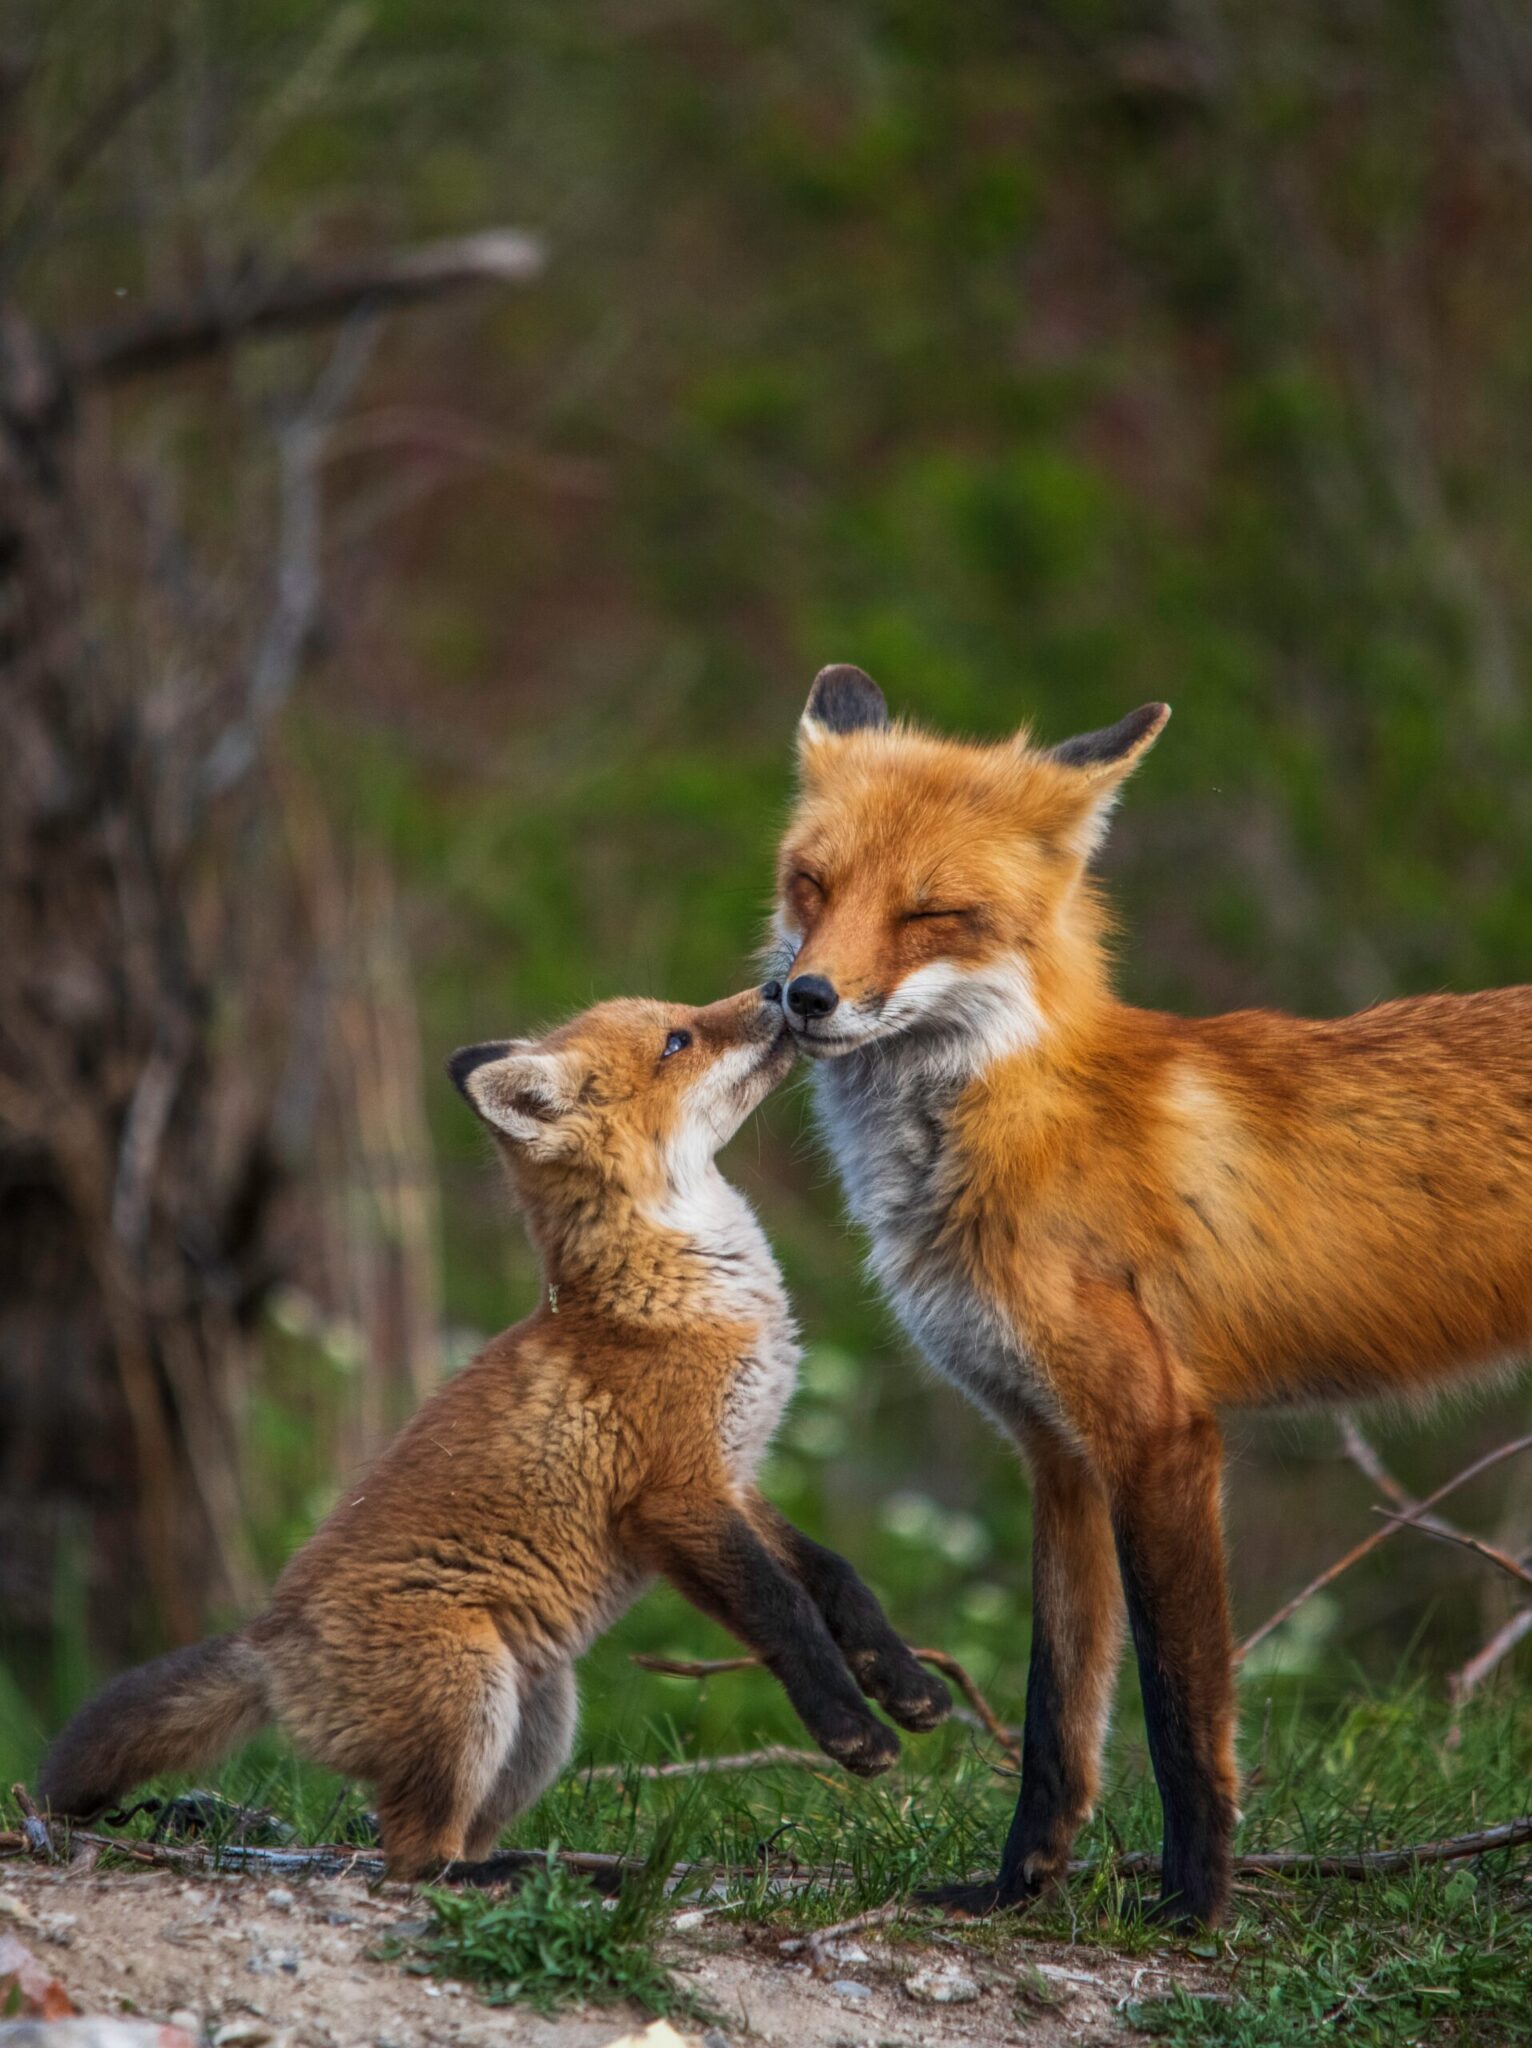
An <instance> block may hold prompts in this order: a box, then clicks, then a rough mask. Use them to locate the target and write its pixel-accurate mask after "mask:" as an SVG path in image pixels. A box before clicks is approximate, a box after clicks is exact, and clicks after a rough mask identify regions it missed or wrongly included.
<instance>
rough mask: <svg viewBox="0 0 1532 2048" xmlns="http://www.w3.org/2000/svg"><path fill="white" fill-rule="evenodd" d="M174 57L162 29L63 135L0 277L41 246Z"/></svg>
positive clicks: (2, 254)
mask: <svg viewBox="0 0 1532 2048" xmlns="http://www.w3.org/2000/svg"><path fill="white" fill-rule="evenodd" d="M174 57H175V43H174V40H173V39H172V38H171V37H170V36H169V35H167V34H163V33H162V34H161V35H160V36H158V37H157V38H156V39H155V41H153V42H152V43H151V44H150V46H149V48H148V49H147V50H146V51H145V53H144V55H143V56H142V58H141V59H140V60H139V62H138V63H137V64H135V65H134V66H133V68H132V69H131V70H130V71H129V72H128V73H127V74H126V76H125V77H123V78H120V79H118V80H117V81H116V82H115V83H114V84H113V85H111V86H109V87H108V89H107V91H106V92H105V93H104V94H103V96H102V97H101V99H100V100H98V101H97V102H96V104H95V105H94V106H93V107H91V108H90V109H89V111H88V112H87V113H86V114H85V115H84V116H82V118H81V119H80V121H79V122H78V124H77V125H76V127H75V128H74V129H73V130H72V131H71V133H70V134H69V135H68V136H66V137H65V139H64V142H63V144H62V145H61V146H60V149H59V152H58V155H57V156H56V157H55V158H54V160H53V162H52V163H51V164H50V165H49V166H48V168H47V170H46V172H45V173H44V174H43V177H42V180H41V181H40V183H39V185H38V188H37V189H36V190H34V191H33V192H30V193H29V194H28V195H27V198H26V199H25V201H24V202H23V205H22V209H21V212H20V214H19V216H18V218H17V219H16V221H15V223H14V225H13V226H12V227H11V228H10V229H8V230H7V232H6V235H5V238H4V240H3V242H0V279H9V278H11V277H14V275H15V274H16V271H17V270H18V269H19V267H20V266H21V265H22V264H23V263H24V262H25V261H26V259H27V257H28V256H30V255H31V254H32V252H33V250H34V249H36V248H37V247H38V245H39V243H40V242H41V241H42V238H43V236H44V235H45V234H46V232H47V230H48V228H49V227H50V225H51V224H52V221H53V218H54V215H55V214H56V213H57V211H58V207H59V202H60V201H61V200H62V199H64V198H65V197H67V195H68V194H69V192H70V191H71V189H72V188H73V187H74V186H75V185H76V184H77V183H78V182H79V180H80V179H81V178H82V177H83V176H84V175H85V173H86V172H87V171H88V170H89V169H90V167H91V165H92V164H93V163H94V162H95V160H96V158H97V157H98V156H99V155H100V154H101V152H102V150H103V149H105V147H106V145H107V144H108V143H109V142H110V141H111V140H112V138H113V136H114V135H116V134H117V132H118V130H119V129H120V128H121V127H122V126H123V124H124V123H125V122H126V121H128V120H129V119H131V117H132V116H133V115H134V114H135V113H136V112H137V111H138V109H139V107H141V106H142V105H143V103H144V102H145V100H148V99H152V98H153V96H154V94H155V93H157V92H158V91H159V89H160V87H161V86H162V85H163V84H164V83H165V81H166V79H168V78H169V76H170V71H171V65H172V62H173V60H174Z"/></svg>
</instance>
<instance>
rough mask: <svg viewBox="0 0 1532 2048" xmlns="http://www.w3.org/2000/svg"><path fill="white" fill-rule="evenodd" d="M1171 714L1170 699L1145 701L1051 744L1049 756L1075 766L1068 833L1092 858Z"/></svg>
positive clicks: (1068, 801)
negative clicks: (1096, 727) (1121, 797)
mask: <svg viewBox="0 0 1532 2048" xmlns="http://www.w3.org/2000/svg"><path fill="white" fill-rule="evenodd" d="M1169 717H1170V706H1169V705H1168V704H1141V705H1140V706H1139V708H1138V710H1137V711H1130V712H1129V713H1128V715H1127V717H1126V718H1119V719H1118V721H1117V723H1116V724H1115V725H1106V726H1103V727H1102V728H1101V730H1100V731H1099V732H1082V733H1080V734H1078V735H1077V736H1076V737H1075V738H1074V739H1072V740H1061V741H1060V742H1059V744H1058V745H1057V746H1056V747H1050V748H1048V750H1047V752H1046V754H1045V755H1044V759H1045V760H1049V761H1052V762H1054V763H1055V764H1056V765H1057V766H1058V767H1060V768H1067V769H1069V770H1070V771H1071V774H1070V783H1071V785H1072V788H1071V789H1070V791H1069V794H1068V797H1067V798H1066V808H1067V810H1068V813H1069V825H1068V827H1067V836H1068V838H1069V839H1070V841H1071V842H1072V843H1073V845H1074V846H1075V848H1076V850H1077V851H1078V852H1079V853H1080V854H1081V855H1082V857H1083V858H1085V859H1086V860H1089V858H1090V857H1091V855H1092V854H1093V853H1094V852H1095V851H1096V849H1097V847H1098V846H1100V844H1101V842H1102V840H1103V839H1105V837H1106V828H1107V825H1108V824H1109V822H1110V820H1111V816H1112V809H1113V806H1114V805H1115V804H1116V802H1117V798H1118V796H1119V795H1120V793H1121V790H1122V785H1123V784H1124V783H1125V782H1126V781H1127V779H1128V777H1129V776H1130V775H1131V774H1132V773H1133V770H1134V769H1135V768H1136V767H1137V766H1138V764H1139V762H1140V761H1141V760H1142V759H1143V757H1144V755H1145V754H1147V753H1148V751H1149V749H1150V748H1151V747H1152V746H1153V745H1154V743H1155V741H1156V740H1157V739H1158V738H1159V736H1160V734H1161V733H1162V732H1163V731H1164V730H1165V726H1166V722H1167V721H1168V719H1169Z"/></svg>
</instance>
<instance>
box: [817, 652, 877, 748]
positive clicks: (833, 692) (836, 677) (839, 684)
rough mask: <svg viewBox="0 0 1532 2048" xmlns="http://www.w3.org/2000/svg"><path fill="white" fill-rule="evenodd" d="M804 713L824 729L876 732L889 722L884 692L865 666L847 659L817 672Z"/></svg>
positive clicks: (831, 730)
mask: <svg viewBox="0 0 1532 2048" xmlns="http://www.w3.org/2000/svg"><path fill="white" fill-rule="evenodd" d="M803 715H804V718H805V719H807V720H811V721H812V723H813V724H815V725H816V726H818V727H819V728H820V729H821V731H823V732H876V731H878V730H879V729H880V728H881V727H883V726H885V725H887V724H888V722H889V717H888V704H887V701H886V700H885V698H884V695H883V692H882V691H881V690H880V689H879V688H878V686H877V684H876V683H875V682H874V681H873V679H872V677H871V676H870V675H868V674H867V672H866V670H865V669H860V668H854V667H853V666H852V665H851V663H850V662H846V661H837V662H832V663H831V665H830V666H829V667H828V668H822V669H821V670H820V671H819V673H818V675H817V676H815V678H814V686H813V688H812V689H811V690H810V691H809V701H808V703H807V704H806V705H805V706H804V709H803Z"/></svg>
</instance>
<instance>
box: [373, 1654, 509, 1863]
mask: <svg viewBox="0 0 1532 2048" xmlns="http://www.w3.org/2000/svg"><path fill="white" fill-rule="evenodd" d="M409 1651H410V1655H409V1658H408V1660H407V1661H408V1673H407V1677H406V1675H405V1674H404V1673H403V1672H401V1674H400V1679H399V1681H398V1698H397V1704H396V1708H395V1712H394V1713H393V1714H392V1715H391V1716H390V1719H389V1732H390V1735H391V1738H392V1740H391V1741H390V1745H389V1748H388V1750H387V1752H386V1753H385V1754H384V1755H383V1756H381V1757H380V1758H379V1759H378V1763H377V1766H376V1778H377V1789H378V1823H379V1828H380V1831H381V1833H382V1836H383V1856H384V1861H385V1864H386V1866H387V1870H388V1875H389V1876H390V1877H394V1878H418V1877H430V1876H433V1875H434V1874H435V1873H436V1872H437V1871H439V1870H440V1869H441V1868H442V1867H443V1865H444V1864H448V1863H456V1862H460V1861H462V1859H463V1857H464V1856H465V1854H466V1853H467V1845H468V1841H469V1836H470V1832H471V1831H472V1829H473V1827H474V1824H475V1821H476V1819H477V1816H478V1815H479V1814H480V1813H481V1812H482V1810H483V1808H484V1805H485V1802H486V1801H487V1800H488V1799H489V1797H490V1796H491V1794H492V1792H493V1789H494V1786H495V1784H496V1782H497V1780H498V1778H499V1776H500V1772H501V1770H502V1768H503V1766H504V1764H505V1761H506V1759H507V1757H508V1756H509V1755H510V1753H511V1751H512V1748H513V1746H514V1745H515V1743H516V1740H517V1737H518V1734H519V1732H520V1725H521V1703H520V1698H519V1687H518V1683H517V1681H518V1677H519V1674H518V1672H517V1669H516V1665H515V1662H514V1660H513V1659H512V1657H511V1655H510V1652H509V1651H508V1650H507V1649H506V1647H505V1645H504V1644H503V1643H502V1642H501V1640H500V1637H499V1635H498V1634H497V1633H496V1632H495V1630H494V1628H493V1627H492V1625H491V1624H490V1623H489V1622H488V1621H485V1623H484V1624H483V1627H482V1628H481V1629H478V1630H476V1631H475V1633H474V1635H473V1636H472V1637H470V1638H467V1639H465V1638H464V1637H463V1636H461V1635H457V1636H453V1637H451V1638H448V1639H446V1640H439V1641H437V1642H435V1643H432V1642H429V1641H427V1642H421V1641H419V1640H418V1639H417V1640H416V1641H415V1642H414V1643H412V1644H410V1645H409Z"/></svg>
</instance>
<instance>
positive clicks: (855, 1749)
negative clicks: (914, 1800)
mask: <svg viewBox="0 0 1532 2048" xmlns="http://www.w3.org/2000/svg"><path fill="white" fill-rule="evenodd" d="M809 1732H810V1734H811V1735H812V1736H813V1737H814V1740H815V1741H816V1742H817V1743H818V1744H819V1747H820V1748H821V1749H822V1750H823V1751H824V1753H825V1755H826V1756H828V1757H833V1758H834V1760H835V1762H836V1763H838V1764H839V1765H841V1767H842V1768H843V1769H844V1770H848V1771H851V1772H853V1773H854V1774H855V1775H856V1776H857V1777H858V1778H878V1777H881V1776H882V1775H883V1773H884V1772H885V1771H886V1770H888V1769H889V1767H890V1766H891V1765H893V1764H896V1763H898V1761H899V1738H898V1736H897V1735H896V1734H895V1733H894V1731H893V1729H892V1728H890V1727H888V1726H886V1725H885V1723H883V1722H882V1721H879V1720H878V1719H877V1718H876V1717H875V1716H874V1715H872V1714H869V1715H867V1717H866V1718H865V1719H861V1718H858V1719H856V1720H852V1719H851V1718H850V1717H849V1716H848V1717H847V1718H846V1719H845V1720H843V1721H842V1720H837V1721H836V1723H835V1724H834V1725H833V1726H832V1725H831V1724H829V1723H826V1724H825V1725H824V1726H822V1727H818V1728H811V1729H810V1730H809Z"/></svg>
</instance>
